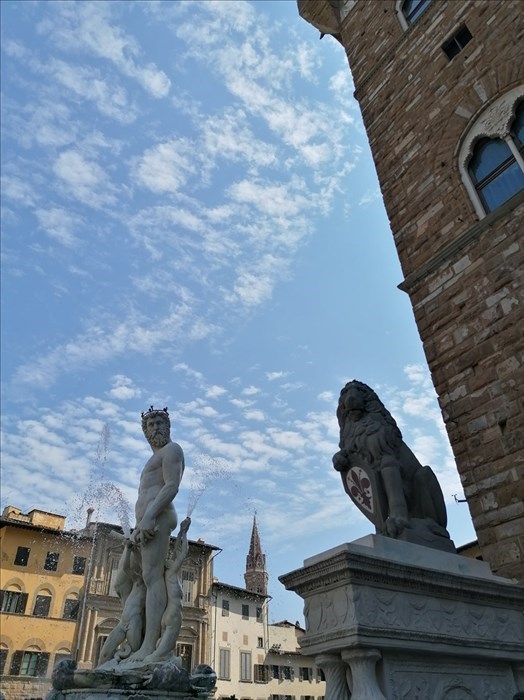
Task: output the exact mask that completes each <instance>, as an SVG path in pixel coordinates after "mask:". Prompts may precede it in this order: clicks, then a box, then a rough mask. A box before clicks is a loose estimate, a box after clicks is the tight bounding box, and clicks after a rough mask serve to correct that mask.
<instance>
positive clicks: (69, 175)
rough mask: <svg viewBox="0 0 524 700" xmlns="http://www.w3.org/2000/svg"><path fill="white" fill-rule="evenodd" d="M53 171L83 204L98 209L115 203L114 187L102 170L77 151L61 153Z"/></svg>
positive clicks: (71, 150)
mask: <svg viewBox="0 0 524 700" xmlns="http://www.w3.org/2000/svg"><path fill="white" fill-rule="evenodd" d="M53 171H54V173H55V175H57V176H58V177H59V178H60V179H61V180H62V182H63V183H64V185H65V187H66V188H67V189H68V190H69V191H70V192H71V194H72V195H73V196H74V197H76V198H77V199H78V200H80V201H81V202H82V203H83V204H87V205H88V206H91V207H94V208H98V207H101V206H103V205H111V204H114V203H115V202H116V199H115V196H114V194H113V192H114V187H113V186H112V185H111V183H110V182H109V179H108V177H107V175H106V173H105V172H104V170H103V169H102V168H101V167H100V165H99V164H98V163H96V162H95V161H93V160H89V159H88V158H85V157H84V156H83V155H82V153H80V152H79V151H77V150H73V149H70V150H67V151H62V153H60V155H59V156H58V158H57V159H56V160H55V162H54V164H53Z"/></svg>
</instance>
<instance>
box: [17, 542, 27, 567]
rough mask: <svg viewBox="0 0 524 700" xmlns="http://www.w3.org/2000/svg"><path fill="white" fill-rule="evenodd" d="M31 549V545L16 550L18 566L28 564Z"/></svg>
mask: <svg viewBox="0 0 524 700" xmlns="http://www.w3.org/2000/svg"><path fill="white" fill-rule="evenodd" d="M30 551H31V549H30V548H29V547H18V549H17V550H16V556H15V564H16V565H17V566H27V562H28V561H29V552H30Z"/></svg>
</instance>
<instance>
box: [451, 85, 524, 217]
mask: <svg viewBox="0 0 524 700" xmlns="http://www.w3.org/2000/svg"><path fill="white" fill-rule="evenodd" d="M523 98H524V87H522V88H516V89H514V90H512V91H511V92H510V93H508V94H507V95H505V96H503V97H501V98H499V99H498V100H497V101H496V102H495V103H494V104H492V105H491V106H490V107H489V108H488V109H487V110H485V111H484V112H483V113H482V114H481V115H480V116H479V117H478V118H477V120H476V121H475V123H474V124H473V125H472V126H471V127H470V129H469V131H468V132H467V135H466V138H465V139H464V141H463V143H462V146H461V149H460V152H459V169H460V172H461V175H462V179H463V181H464V185H465V186H466V189H467V190H468V194H469V195H470V197H471V200H472V202H473V204H474V206H475V210H476V212H477V214H478V215H479V218H483V217H484V216H486V214H489V213H490V212H492V211H494V210H495V209H497V208H498V207H500V206H501V205H502V204H504V202H507V200H508V199H510V198H511V197H513V195H515V194H517V193H518V192H520V191H521V190H524V99H523Z"/></svg>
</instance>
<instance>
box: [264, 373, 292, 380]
mask: <svg viewBox="0 0 524 700" xmlns="http://www.w3.org/2000/svg"><path fill="white" fill-rule="evenodd" d="M288 374H289V372H283V371H280V372H266V379H268V380H269V381H270V382H274V381H275V379H282V377H287V375H288Z"/></svg>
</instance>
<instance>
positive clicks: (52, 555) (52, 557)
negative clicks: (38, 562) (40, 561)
mask: <svg viewBox="0 0 524 700" xmlns="http://www.w3.org/2000/svg"><path fill="white" fill-rule="evenodd" d="M59 557H60V553H59V552H48V553H47V557H46V558H45V564H44V569H45V570H46V571H56V570H57V568H58V559H59Z"/></svg>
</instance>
